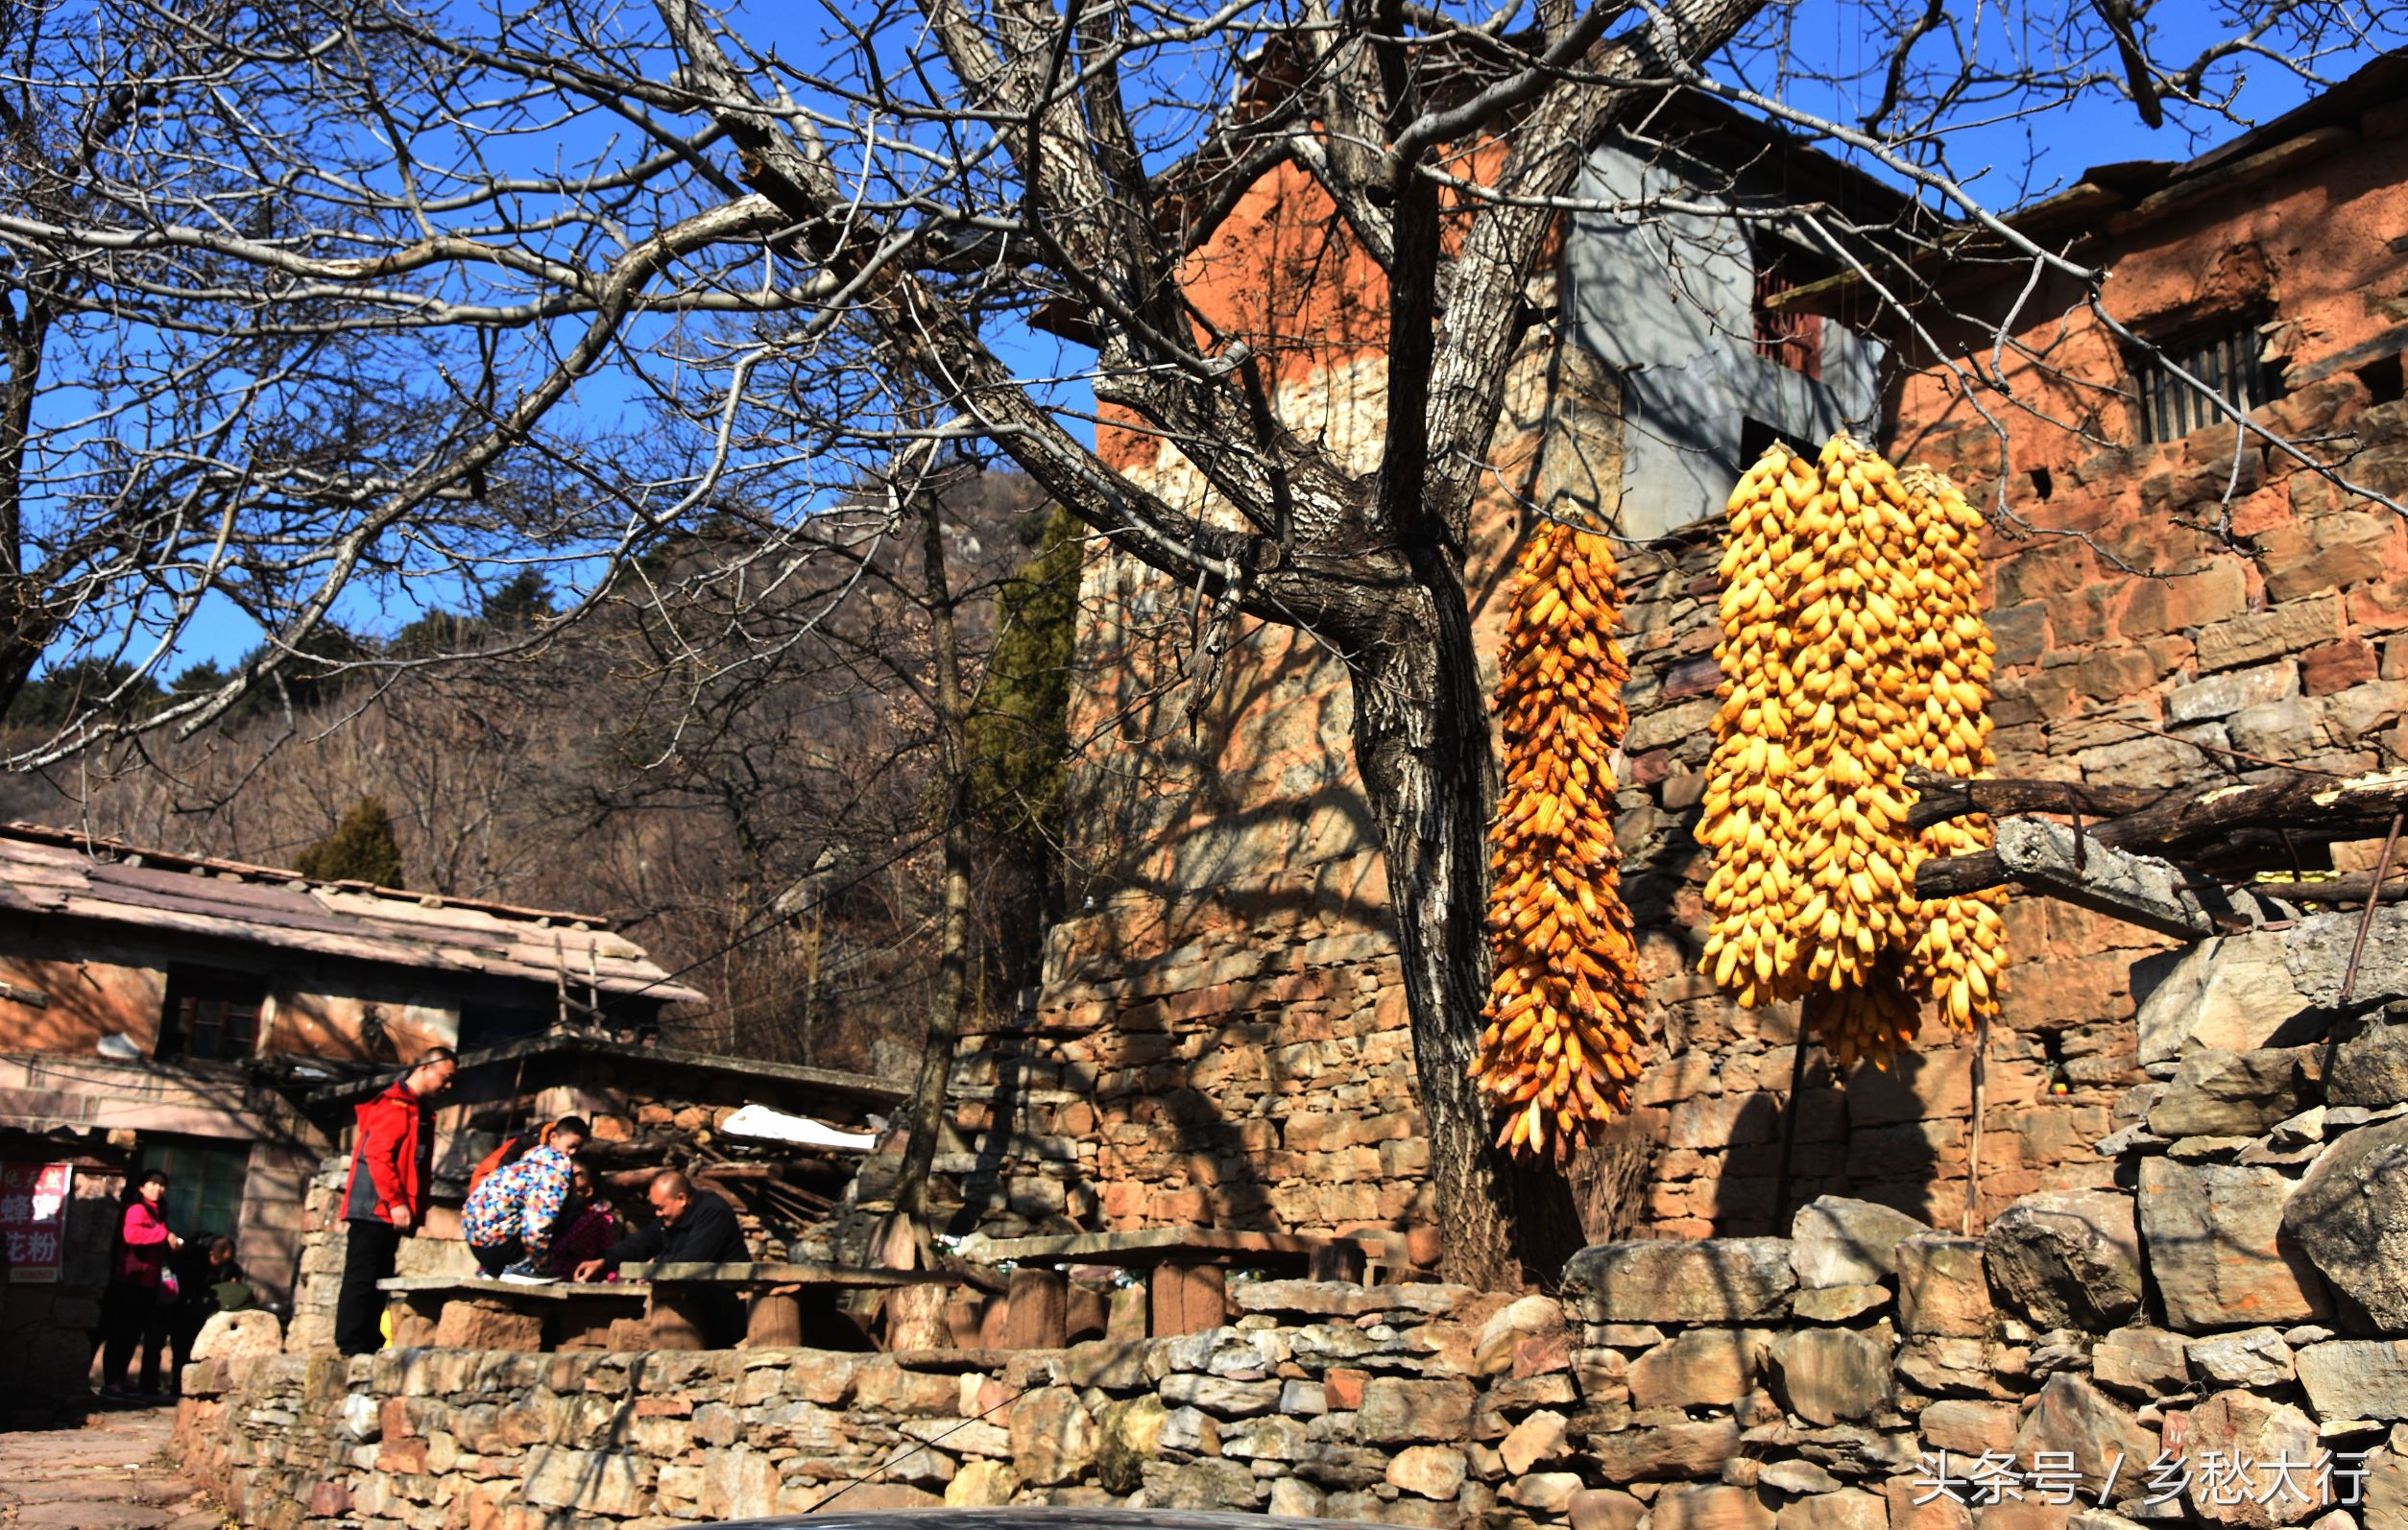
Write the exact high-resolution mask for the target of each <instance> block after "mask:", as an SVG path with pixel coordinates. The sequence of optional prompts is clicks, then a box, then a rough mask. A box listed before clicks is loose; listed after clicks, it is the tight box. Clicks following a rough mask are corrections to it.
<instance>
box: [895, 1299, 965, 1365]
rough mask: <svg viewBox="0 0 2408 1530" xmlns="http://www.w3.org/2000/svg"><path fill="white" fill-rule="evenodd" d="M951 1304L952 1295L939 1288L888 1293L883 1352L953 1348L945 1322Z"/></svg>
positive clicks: (950, 1327)
mask: <svg viewBox="0 0 2408 1530" xmlns="http://www.w3.org/2000/svg"><path fill="white" fill-rule="evenodd" d="M952 1301H953V1293H952V1292H951V1291H950V1290H948V1289H947V1288H946V1287H944V1286H941V1285H907V1286H903V1287H902V1288H900V1289H898V1290H894V1291H889V1292H887V1293H886V1348H887V1349H889V1350H950V1349H952V1348H954V1343H953V1338H954V1330H953V1326H952V1325H951V1323H949V1322H948V1321H947V1320H946V1314H947V1311H948V1309H949V1307H950V1305H951V1303H952ZM973 1331H974V1332H975V1329H974V1330H973Z"/></svg>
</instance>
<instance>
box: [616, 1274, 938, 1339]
mask: <svg viewBox="0 0 2408 1530" xmlns="http://www.w3.org/2000/svg"><path fill="white" fill-rule="evenodd" d="M619 1274H620V1276H621V1277H622V1278H623V1279H629V1280H639V1281H645V1282H648V1283H649V1285H650V1287H651V1290H652V1308H651V1312H652V1329H653V1348H655V1349H660V1350H699V1349H702V1348H704V1347H705V1328H706V1326H707V1320H708V1315H709V1313H708V1309H709V1307H710V1303H711V1295H710V1293H713V1292H734V1293H735V1294H736V1295H738V1296H740V1297H748V1298H750V1302H749V1304H748V1308H747V1312H746V1319H745V1330H744V1342H745V1344H746V1345H747V1346H749V1347H751V1348H754V1349H773V1348H791V1347H794V1346H797V1345H801V1344H803V1343H804V1342H805V1338H806V1318H807V1317H810V1318H816V1319H820V1320H823V1321H824V1320H825V1319H827V1318H828V1317H830V1316H831V1315H832V1314H833V1313H834V1311H835V1306H834V1302H833V1300H832V1299H833V1297H834V1296H835V1295H836V1294H837V1293H839V1292H846V1291H893V1290H902V1289H906V1288H914V1287H923V1286H942V1285H952V1284H957V1283H960V1282H961V1281H962V1280H963V1279H965V1278H964V1277H961V1276H957V1275H952V1274H949V1273H947V1272H945V1271H942V1270H876V1269H867V1268H863V1267H860V1266H857V1265H844V1264H819V1263H811V1262H805V1263H788V1264H767V1263H746V1264H623V1265H620V1266H619ZM814 1299H821V1300H814ZM807 1307H808V1308H810V1309H811V1310H807Z"/></svg>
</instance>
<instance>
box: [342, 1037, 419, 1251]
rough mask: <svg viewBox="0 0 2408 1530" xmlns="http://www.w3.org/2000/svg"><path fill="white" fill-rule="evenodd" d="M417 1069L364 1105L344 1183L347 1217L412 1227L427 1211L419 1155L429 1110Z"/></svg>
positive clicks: (344, 1208) (344, 1201) (355, 1220)
mask: <svg viewBox="0 0 2408 1530" xmlns="http://www.w3.org/2000/svg"><path fill="white" fill-rule="evenodd" d="M423 1065H424V1064H421V1066H423ZM417 1073H418V1069H416V1068H413V1069H411V1071H410V1074H409V1076H408V1077H404V1078H399V1079H396V1080H395V1081H394V1083H393V1087H392V1088H388V1089H386V1090H385V1091H384V1092H383V1093H382V1094H379V1095H377V1096H376V1097H375V1098H374V1099H373V1100H370V1101H369V1102H368V1103H367V1104H365V1105H363V1106H361V1107H359V1110H358V1112H357V1114H358V1117H359V1130H358V1131H357V1132H356V1133H355V1134H354V1135H353V1138H352V1146H351V1172H350V1175H349V1178H347V1179H346V1180H345V1181H344V1182H343V1216H344V1219H345V1220H346V1221H351V1222H390V1223H392V1224H393V1225H394V1226H396V1227H398V1228H409V1227H414V1226H416V1225H417V1224H418V1223H419V1221H420V1220H421V1219H422V1218H423V1217H424V1216H425V1214H426V1185H425V1183H424V1182H423V1180H421V1177H420V1176H421V1168H420V1155H421V1150H422V1149H423V1148H424V1146H425V1141H424V1138H423V1137H422V1136H421V1135H420V1133H421V1121H422V1120H423V1119H424V1116H425V1112H424V1111H422V1110H421V1108H420V1103H419V1096H418V1093H417V1091H416V1090H414V1089H413V1088H410V1080H411V1078H415V1077H416V1076H417ZM362 1170H366V1171H367V1172H366V1173H362V1172H361V1171H362ZM396 1213H398V1214H396Z"/></svg>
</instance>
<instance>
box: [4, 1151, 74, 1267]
mask: <svg viewBox="0 0 2408 1530" xmlns="http://www.w3.org/2000/svg"><path fill="white" fill-rule="evenodd" d="M74 1182H75V1165H73V1164H71V1163H0V1237H5V1238H7V1239H8V1245H9V1279H11V1280H12V1281H14V1282H16V1283H17V1284H20V1285H25V1284H32V1283H34V1282H36V1281H43V1280H56V1279H59V1266H60V1262H61V1259H62V1256H63V1255H64V1253H65V1250H66V1231H67V1193H68V1190H69V1188H70V1187H71V1186H72V1185H73V1183H74Z"/></svg>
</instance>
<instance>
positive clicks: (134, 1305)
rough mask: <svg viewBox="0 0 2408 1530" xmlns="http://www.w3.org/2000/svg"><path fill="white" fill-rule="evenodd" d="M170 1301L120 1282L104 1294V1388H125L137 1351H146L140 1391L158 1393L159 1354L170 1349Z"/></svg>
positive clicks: (102, 1311) (102, 1371) (145, 1287)
mask: <svg viewBox="0 0 2408 1530" xmlns="http://www.w3.org/2000/svg"><path fill="white" fill-rule="evenodd" d="M170 1310H171V1309H170V1307H169V1306H168V1303H167V1300H166V1298H164V1297H163V1296H161V1295H160V1294H159V1293H158V1292H157V1290H156V1289H154V1288H152V1287H150V1286H147V1285H135V1284H133V1283H132V1282H131V1281H127V1280H117V1281H113V1282H111V1283H110V1285H109V1287H108V1290H107V1291H105V1292H103V1293H102V1295H101V1385H102V1386H104V1387H116V1388H120V1389H122V1388H123V1387H124V1386H125V1385H126V1373H127V1371H128V1370H130V1369H131V1368H132V1365H133V1351H134V1350H135V1349H136V1348H137V1347H138V1348H140V1350H141V1351H142V1384H141V1387H140V1389H139V1390H141V1391H144V1392H157V1390H158V1356H159V1351H161V1350H163V1349H165V1348H166V1347H167V1325H168V1317H169V1314H170Z"/></svg>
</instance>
